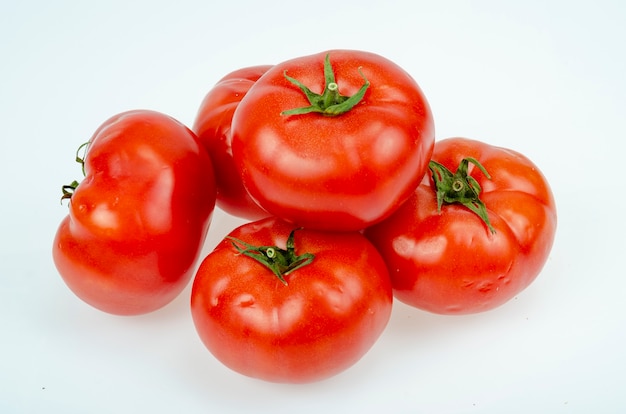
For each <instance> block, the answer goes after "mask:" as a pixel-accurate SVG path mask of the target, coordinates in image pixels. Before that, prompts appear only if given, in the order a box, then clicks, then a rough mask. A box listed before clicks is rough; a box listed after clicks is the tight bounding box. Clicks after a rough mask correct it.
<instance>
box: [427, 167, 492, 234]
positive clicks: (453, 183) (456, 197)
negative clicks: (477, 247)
mask: <svg viewBox="0 0 626 414" xmlns="http://www.w3.org/2000/svg"><path fill="white" fill-rule="evenodd" d="M469 163H472V164H474V165H475V166H476V167H478V168H479V169H480V171H482V173H483V174H485V177H487V178H488V179H491V176H490V175H489V173H488V172H487V170H486V169H485V167H483V165H482V164H481V163H480V162H479V161H478V160H477V159H475V158H471V157H468V158H464V159H463V160H462V161H461V163H460V164H459V166H458V168H457V170H456V172H454V173H453V172H452V171H450V170H449V169H447V168H446V167H445V166H443V165H441V164H439V163H438V162H436V161H430V163H429V164H428V168H429V169H430V171H431V172H432V177H433V181H434V183H435V189H436V191H437V209H438V211H439V212H441V206H442V205H443V204H444V203H445V204H452V203H458V204H462V205H463V206H465V207H467V208H468V209H470V210H471V211H473V212H474V213H475V214H476V215H478V216H479V217H480V218H481V219H482V220H483V222H485V224H486V225H487V227H488V228H489V230H490V231H491V233H492V234H495V232H496V230H495V229H494V228H493V226H492V225H491V223H490V222H489V216H488V215H487V208H486V207H485V204H484V203H483V202H482V200H481V199H480V192H481V191H482V189H481V188H480V184H478V182H477V181H476V180H475V179H474V177H472V176H470V175H468V173H467V168H468V166H469Z"/></svg>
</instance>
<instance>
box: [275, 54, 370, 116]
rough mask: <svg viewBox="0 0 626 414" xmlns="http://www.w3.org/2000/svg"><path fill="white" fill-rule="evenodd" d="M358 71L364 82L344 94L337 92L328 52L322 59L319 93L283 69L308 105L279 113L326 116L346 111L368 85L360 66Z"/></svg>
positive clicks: (358, 98)
mask: <svg viewBox="0 0 626 414" xmlns="http://www.w3.org/2000/svg"><path fill="white" fill-rule="evenodd" d="M359 73H360V74H361V77H363V80H364V81H365V83H364V84H363V86H361V88H360V89H359V90H358V91H357V93H355V94H354V95H352V96H344V95H341V94H340V93H339V85H337V82H335V73H334V72H333V67H332V66H331V64H330V55H329V54H327V55H326V59H324V79H325V86H324V91H323V92H322V94H321V95H320V94H318V93H315V92H313V91H311V90H310V89H309V88H308V87H307V86H306V85H304V84H303V83H301V82H300V81H298V80H297V79H294V78H292V77H291V76H288V75H287V71H285V72H284V76H285V78H286V79H287V80H288V81H289V82H291V83H292V84H294V85H296V86H297V87H298V88H300V90H301V91H302V93H304V95H305V96H306V98H307V99H308V101H309V104H310V105H309V106H304V107H301V108H294V109H289V110H287V111H283V112H281V115H302V114H308V113H311V112H315V113H320V114H323V115H328V116H337V115H341V114H343V113H346V112H348V111H349V110H351V109H352V108H353V107H354V106H355V105H356V104H358V103H359V102H361V100H362V99H363V97H364V96H365V92H366V91H367V89H368V88H369V86H370V83H369V81H368V80H367V78H366V77H365V75H363V72H361V68H359Z"/></svg>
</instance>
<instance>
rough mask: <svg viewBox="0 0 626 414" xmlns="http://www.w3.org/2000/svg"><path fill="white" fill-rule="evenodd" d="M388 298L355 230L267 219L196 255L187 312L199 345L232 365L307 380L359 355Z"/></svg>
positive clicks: (378, 326)
mask: <svg viewBox="0 0 626 414" xmlns="http://www.w3.org/2000/svg"><path fill="white" fill-rule="evenodd" d="M392 298H393V297H392V291H391V282H390V279H389V275H388V272H387V268H386V266H385V263H384V262H383V260H382V258H381V256H380V254H379V253H378V251H377V250H376V249H375V248H374V246H373V245H372V244H371V243H370V242H369V241H368V240H367V239H366V238H365V237H364V236H363V235H362V234H361V233H360V232H341V233H336V232H324V231H318V230H311V229H306V228H298V227H295V226H294V225H293V224H290V223H287V222H285V221H283V220H280V219H278V218H276V217H270V218H265V219H262V220H259V221H256V222H250V223H247V224H244V225H242V226H240V227H238V228H236V229H235V230H233V231H232V232H231V233H230V234H229V235H228V236H227V237H226V238H225V239H224V240H223V241H222V242H221V243H219V244H218V245H217V247H216V248H215V250H214V251H212V252H211V253H210V254H209V255H208V256H207V257H206V258H205V259H204V260H203V261H202V263H201V265H200V267H199V269H198V272H197V274H196V277H195V279H194V282H193V288H192V293H191V311H192V316H193V321H194V325H195V327H196V330H197V332H198V334H199V337H200V338H201V340H202V342H203V343H204V345H205V346H206V348H207V349H208V350H209V351H210V352H211V353H212V354H213V355H214V356H215V357H216V358H217V359H218V360H219V361H221V362H222V363H223V364H224V365H226V366H227V367H229V368H230V369H232V370H234V371H236V372H238V373H240V374H243V375H246V376H250V377H254V378H258V379H262V380H265V381H271V382H282V383H307V382H313V381H319V380H323V379H326V378H329V377H331V376H333V375H336V374H338V373H340V372H342V371H344V370H346V369H347V368H349V367H350V366H352V365H353V364H355V363H356V362H357V361H359V359H361V358H362V357H363V355H364V354H365V353H366V352H367V351H368V350H369V349H370V348H371V347H372V346H373V345H374V343H375V342H376V341H377V339H378V338H379V336H380V335H381V333H382V332H383V329H384V328H385V326H386V325H387V323H388V321H389V318H390V315H391V307H392Z"/></svg>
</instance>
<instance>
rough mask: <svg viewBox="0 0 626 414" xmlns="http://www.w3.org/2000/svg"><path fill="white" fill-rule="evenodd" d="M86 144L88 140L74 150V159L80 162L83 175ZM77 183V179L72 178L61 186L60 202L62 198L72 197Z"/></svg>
mask: <svg viewBox="0 0 626 414" xmlns="http://www.w3.org/2000/svg"><path fill="white" fill-rule="evenodd" d="M88 146H89V142H85V143H83V144H81V145H80V147H78V149H77V150H76V158H75V161H76V162H77V163H79V164H80V168H81V170H82V172H83V177H84V176H85V156H86V155H87V147H88ZM81 151H82V152H83V154H82V155H80V153H81ZM78 184H79V182H78V181H77V180H74V181H72V182H71V183H69V184H66V185H64V186H62V187H61V192H62V195H61V203H63V200H69V199H70V198H72V195H74V191H76V188H78Z"/></svg>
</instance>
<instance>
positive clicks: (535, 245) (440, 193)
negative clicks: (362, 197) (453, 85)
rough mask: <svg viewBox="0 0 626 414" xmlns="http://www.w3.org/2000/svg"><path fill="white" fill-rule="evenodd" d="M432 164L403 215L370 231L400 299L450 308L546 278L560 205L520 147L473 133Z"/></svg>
mask: <svg viewBox="0 0 626 414" xmlns="http://www.w3.org/2000/svg"><path fill="white" fill-rule="evenodd" d="M430 167H431V171H432V176H430V177H429V176H428V175H427V176H426V177H425V179H424V180H423V182H422V184H421V185H420V186H419V187H418V188H417V190H416V191H415V193H414V194H413V196H412V197H411V198H409V200H408V201H407V202H406V203H405V204H404V205H403V206H402V207H401V208H400V209H398V211H397V212H396V213H394V214H393V215H392V216H391V217H390V218H388V219H387V220H385V221H383V222H382V223H379V224H377V225H375V226H372V227H371V228H369V229H367V230H366V231H365V235H366V236H367V237H368V238H369V239H370V240H371V241H372V242H373V243H374V244H375V245H376V246H377V247H378V249H379V251H380V252H381V254H382V255H383V257H384V258H385V261H386V263H387V265H388V268H389V272H390V276H391V279H392V284H393V288H394V295H395V296H396V298H398V299H399V300H401V301H402V302H405V303H407V304H409V305H412V306H415V307H417V308H420V309H424V310H427V311H430V312H434V313H441V314H467V313H475V312H480V311H486V310H489V309H492V308H495V307H497V306H499V305H501V304H503V303H505V302H507V301H508V300H509V299H511V298H512V297H514V296H515V295H516V294H517V293H519V292H520V291H521V290H523V289H524V288H526V287H527V286H528V285H529V284H530V283H531V282H532V281H533V280H534V279H535V278H536V276H537V275H538V274H539V272H540V271H541V269H542V268H543V266H544V264H545V262H546V260H547V258H548V254H549V253H550V250H551V247H552V243H553V240H554V235H555V231H556V224H557V217H556V206H555V202H554V198H553V195H552V192H551V190H550V187H549V185H548V183H547V181H546V179H545V177H544V176H543V175H542V173H541V172H540V171H539V169H538V168H537V166H536V165H534V164H533V163H532V162H531V161H530V160H529V159H528V158H526V157H525V156H523V155H522V154H520V153H518V152H515V151H512V150H509V149H505V148H499V147H495V146H491V145H488V144H485V143H482V142H479V141H475V140H469V139H465V138H450V139H446V140H442V141H439V142H437V144H435V151H434V153H433V162H431V164H430ZM457 168H458V169H457ZM453 171H454V172H453ZM487 174H488V175H487Z"/></svg>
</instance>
